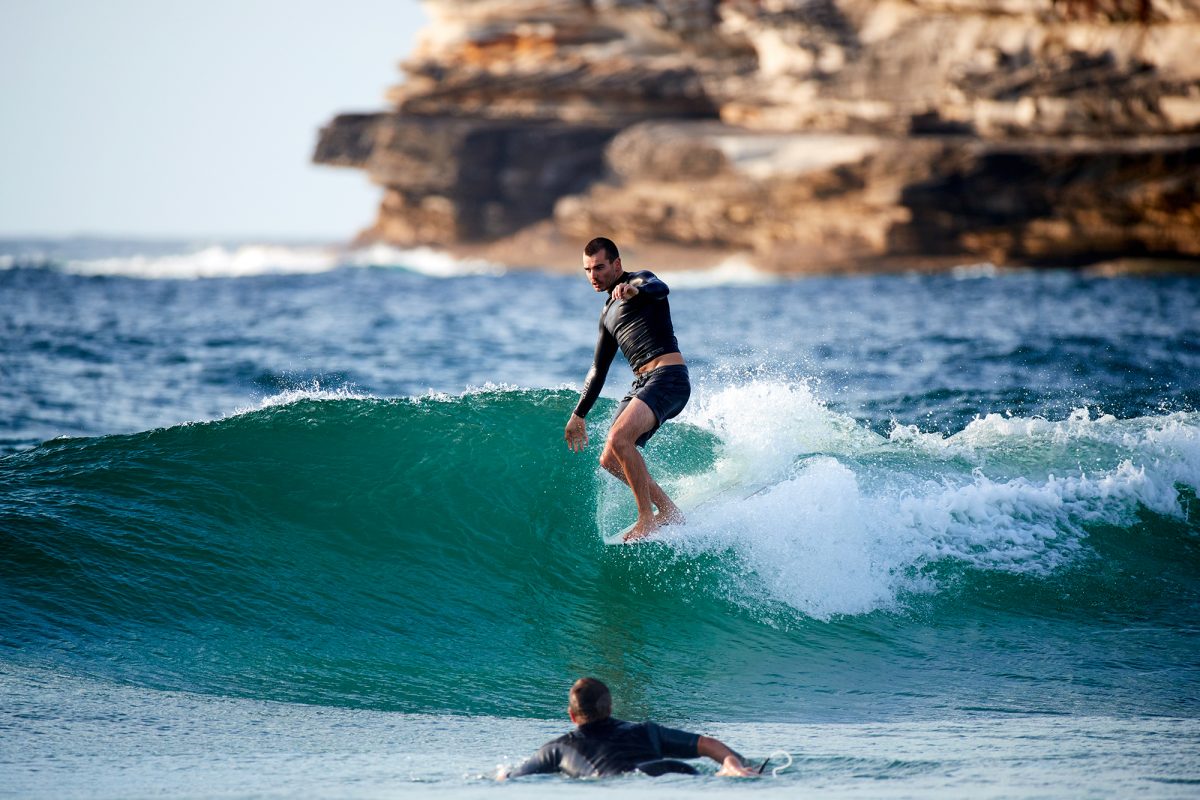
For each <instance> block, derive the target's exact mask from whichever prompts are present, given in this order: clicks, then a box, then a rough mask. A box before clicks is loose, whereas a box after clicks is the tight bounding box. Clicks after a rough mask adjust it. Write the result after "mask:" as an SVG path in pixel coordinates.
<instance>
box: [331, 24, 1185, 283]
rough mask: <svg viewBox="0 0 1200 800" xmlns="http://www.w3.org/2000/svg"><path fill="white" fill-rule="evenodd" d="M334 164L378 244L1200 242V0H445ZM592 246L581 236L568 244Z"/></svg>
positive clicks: (707, 246) (676, 247)
mask: <svg viewBox="0 0 1200 800" xmlns="http://www.w3.org/2000/svg"><path fill="white" fill-rule="evenodd" d="M425 6H426V8H427V9H428V11H429V14H430V16H431V19H432V23H431V25H430V27H429V28H428V30H426V31H425V32H424V33H423V38H422V40H421V43H420V45H419V46H418V49H417V51H416V52H415V53H414V54H413V56H412V58H411V59H410V60H409V61H408V62H406V63H405V64H404V65H403V69H404V72H405V73H406V76H407V79H406V80H405V81H404V82H403V83H402V84H400V85H399V86H397V87H395V88H394V89H392V90H391V92H390V93H389V100H390V101H391V103H392V104H393V110H391V111H387V112H382V113H374V114H345V115H342V116H339V117H337V118H336V119H334V120H333V122H332V123H331V124H329V125H328V126H327V127H326V128H324V129H323V130H322V132H321V137H320V141H319V143H318V146H317V150H316V155H315V160H316V161H318V162H320V163H326V164H335V165H341V166H349V167H355V168H359V169H364V170H366V171H367V172H368V174H369V175H370V176H371V178H372V180H374V181H375V182H376V183H378V184H380V185H381V186H383V187H384V199H383V202H382V204H381V206H380V211H379V215H378V218H377V219H376V221H375V223H374V224H373V225H372V226H371V227H369V228H368V229H367V230H365V231H364V232H363V237H364V238H365V239H370V240H383V241H388V242H392V243H396V244H401V245H418V244H430V245H440V246H449V247H460V248H462V247H466V248H474V250H475V252H477V253H480V254H484V255H491V256H492V257H495V258H499V259H500V260H504V261H508V262H510V263H522V262H524V263H544V262H545V260H546V259H548V258H550V259H557V258H558V257H559V252H558V251H557V250H556V249H555V244H556V243H561V244H563V245H564V247H565V248H566V252H570V253H571V254H574V251H575V250H576V249H577V248H578V245H579V244H581V243H582V241H583V240H585V239H586V238H589V237H591V236H593V235H599V234H604V235H610V236H612V237H613V238H615V239H617V240H618V241H620V242H622V243H624V244H626V245H627V246H632V247H633V248H638V247H642V248H644V249H646V250H648V251H649V250H651V249H652V248H655V247H659V248H662V247H669V248H671V250H670V252H671V254H672V256H673V257H677V258H681V259H685V260H690V263H697V264H699V263H705V261H706V258H707V260H708V261H711V260H712V256H713V255H714V254H719V255H721V256H725V255H729V254H739V255H742V256H743V257H745V258H746V259H747V260H749V261H751V262H752V263H755V264H758V265H759V266H761V267H764V268H769V269H777V270H803V271H814V270H815V271H827V270H862V269H876V268H889V267H891V266H897V265H913V264H916V263H929V264H934V263H946V264H949V263H954V262H963V261H978V260H989V261H992V262H993V263H997V264H1072V265H1075V264H1089V263H1094V262H1098V261H1105V260H1110V259H1117V258H1129V257H1139V258H1140V257H1152V258H1162V259H1186V260H1195V261H1197V262H1200V44H1198V43H1200V0H1071V1H1070V2H1068V0H508V1H507V2H500V0H426V2H425ZM564 266H570V267H572V268H573V267H574V266H576V264H575V260H574V258H573V259H572V260H571V261H570V262H569V263H568V264H566V265H564Z"/></svg>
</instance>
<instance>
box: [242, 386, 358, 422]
mask: <svg viewBox="0 0 1200 800" xmlns="http://www.w3.org/2000/svg"><path fill="white" fill-rule="evenodd" d="M373 399H375V398H374V396H373V395H370V394H365V393H363V392H360V391H358V390H356V389H354V388H353V387H350V386H337V387H335V388H332V389H329V388H325V387H323V386H321V382H320V381H315V380H314V381H311V382H309V383H308V384H306V385H304V386H298V387H296V388H293V389H285V390H284V391H282V392H279V393H277V394H272V395H268V396H267V397H264V398H262V399H261V400H259V401H258V403H257V404H256V405H252V406H243V407H241V408H238V409H235V410H234V411H233V412H232V413H231V414H229V415H228V416H230V417H236V416H240V415H242V414H249V413H252V412H255V411H260V410H262V409H264V408H277V407H279V406H286V405H291V404H292V403H299V402H302V401H305V400H322V401H324V400H373Z"/></svg>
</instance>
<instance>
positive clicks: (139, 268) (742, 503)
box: [0, 240, 1200, 797]
mask: <svg viewBox="0 0 1200 800" xmlns="http://www.w3.org/2000/svg"><path fill="white" fill-rule="evenodd" d="M0 266H2V267H3V269H0V296H2V297H3V298H4V301H3V303H0V330H2V331H3V336H2V337H0V373H2V374H3V375H4V378H5V380H4V381H3V382H0V409H3V413H0V553H2V554H3V558H2V559H0V620H3V621H2V622H0V774H2V775H3V778H4V780H3V781H2V783H3V784H4V785H5V786H6V787H7V788H6V789H5V790H4V791H5V792H7V793H11V794H12V795H13V796H21V797H60V796H72V797H142V796H161V795H162V794H170V795H179V796H232V797H263V796H293V795H305V796H309V795H314V796H339V797H387V796H396V795H400V794H403V795H410V794H420V795H434V794H436V795H439V796H449V797H477V796H480V797H481V796H489V797H492V796H498V794H508V795H511V796H522V797H524V796H530V795H534V796H538V795H545V796H556V797H557V796H561V795H562V794H564V793H567V794H577V793H584V792H589V791H594V790H596V789H597V788H598V787H597V786H595V785H587V784H570V783H566V782H564V781H563V780H561V779H558V778H541V779H532V780H528V781H525V782H523V783H521V784H516V783H514V784H512V785H503V786H498V785H495V784H493V782H492V781H491V780H490V778H491V776H492V775H493V774H494V772H495V770H496V768H497V767H498V766H501V765H504V764H513V763H516V762H517V761H519V760H520V759H522V758H524V757H525V756H526V755H528V754H529V753H531V752H532V751H533V750H534V749H536V747H537V746H538V745H540V744H541V743H542V742H543V741H545V740H546V739H548V738H551V737H553V736H555V735H557V734H558V733H561V732H562V731H564V730H566V729H567V728H568V727H569V723H568V722H567V720H566V717H565V713H564V710H563V709H564V706H565V695H566V690H567V688H568V687H569V685H570V682H571V681H572V680H573V679H574V678H575V677H578V676H579V675H582V674H592V675H596V676H597V677H600V678H602V679H604V680H605V681H606V682H608V683H609V685H610V686H611V687H612V688H613V690H614V695H615V702H616V709H615V710H616V713H617V714H618V715H620V716H624V717H626V718H653V719H656V720H658V721H660V722H663V723H665V724H671V725H673V726H676V727H684V728H690V729H695V730H701V731H703V732H707V733H710V734H712V735H717V736H720V737H721V738H722V739H724V740H725V741H727V742H729V743H730V744H732V745H734V746H735V747H737V748H738V749H739V750H741V751H743V752H744V753H745V754H746V755H747V756H750V757H752V758H755V759H757V760H761V759H762V758H765V757H766V756H767V755H769V754H771V753H772V752H775V751H785V752H787V753H788V754H789V755H790V756H791V758H792V760H793V763H792V765H791V766H790V767H787V768H786V769H784V770H783V771H781V772H780V773H779V774H777V775H771V776H768V777H765V778H763V779H762V780H761V781H759V782H757V783H753V784H751V783H736V782H730V781H726V780H718V779H716V778H713V777H712V776H711V769H709V770H708V772H707V773H706V774H704V775H702V776H700V777H697V778H692V777H682V776H674V777H669V778H664V779H658V780H651V779H648V778H626V779H617V780H613V781H609V782H607V783H606V784H604V785H606V786H607V787H608V790H609V791H612V792H614V793H616V794H617V795H618V796H622V797H624V796H631V797H632V796H639V797H640V796H650V795H654V796H656V797H660V796H668V797H673V796H679V797H683V796H693V795H695V794H698V793H699V794H705V793H708V794H712V793H717V794H721V795H722V796H724V795H726V794H742V793H751V792H752V793H755V796H758V795H759V794H761V793H763V792H765V793H766V794H767V795H769V796H780V797H784V796H789V797H790V796H795V795H796V794H797V793H810V794H819V795H822V796H832V797H931V796H933V797H937V796H945V797H958V796H963V795H965V794H970V795H972V796H976V795H978V796H981V797H1026V796H1038V797H1075V796H1080V795H1081V794H1084V795H1102V796H1128V795H1132V794H1137V795H1139V796H1154V797H1186V796H1194V793H1195V790H1196V787H1197V785H1200V757H1197V755H1196V754H1197V753H1200V721H1198V720H1197V710H1198V709H1197V696H1198V688H1200V681H1198V678H1200V660H1198V659H1197V652H1198V651H1197V633H1198V632H1200V629H1198V628H1197V625H1196V622H1195V620H1196V618H1197V611H1198V610H1200V579H1198V576H1200V570H1198V568H1200V501H1197V487H1200V412H1197V400H1198V398H1200V384H1198V382H1197V381H1196V378H1195V376H1196V375H1197V374H1200V346H1198V344H1200V285H1198V284H1197V283H1196V282H1195V281H1193V280H1189V279H1185V278H1169V277H1167V278H1119V279H1102V278H1093V277H1089V276H1087V275H1084V274H1080V273H1075V272H1067V271H1055V270H1047V271H1040V272H1030V271H1008V270H1003V269H997V268H995V267H991V266H988V267H987V268H981V267H971V266H965V267H964V268H963V269H961V270H958V271H955V272H953V273H951V274H943V275H918V274H908V275H893V276H876V277H846V278H807V279H780V278H779V277H778V276H764V275H757V274H754V273H752V272H750V271H747V270H746V269H745V268H744V267H742V266H741V265H738V264H736V263H732V262H731V263H730V264H726V265H723V266H722V267H721V268H719V269H717V270H713V271H711V272H707V273H689V272H684V271H673V270H672V269H671V265H655V264H640V263H639V264H637V265H636V266H637V267H639V268H643V267H644V268H650V269H654V270H656V271H657V272H658V273H659V274H660V275H662V276H663V277H664V279H665V280H667V282H668V283H669V284H670V285H671V286H672V309H673V312H674V317H675V323H676V331H677V334H678V338H679V340H680V344H681V346H682V348H683V350H684V354H685V356H686V357H687V359H688V362H689V365H690V368H691V372H692V375H693V380H694V382H695V391H694V394H693V398H692V401H691V402H690V403H689V405H688V407H687V408H686V409H685V411H684V413H683V414H682V415H681V416H680V417H679V418H677V419H676V420H674V421H672V422H671V423H669V424H668V425H666V426H664V427H663V429H662V430H661V431H660V433H659V434H658V435H657V436H656V437H655V438H654V440H653V441H652V443H651V445H650V446H649V447H648V448H647V450H646V458H647V462H648V464H649V466H650V468H651V470H652V472H653V473H654V474H655V476H656V477H658V478H659V480H660V482H661V483H662V484H663V486H664V488H666V489H667V491H668V492H669V493H671V494H672V495H673V496H676V497H677V498H680V499H681V502H682V503H683V504H684V506H685V508H687V509H688V519H687V522H686V523H685V524H683V525H680V526H676V527H673V528H671V529H669V530H667V531H666V532H664V534H663V535H661V536H660V537H658V538H657V539H656V540H655V541H652V542H649V543H646V544H642V545H637V546H633V547H611V546H605V545H604V544H603V542H602V538H603V536H604V535H606V534H608V533H611V532H613V531H615V530H619V529H620V528H621V527H624V525H626V524H628V522H629V521H631V519H632V516H633V514H634V508H633V504H632V499H631V497H630V496H629V492H628V490H627V489H626V488H625V487H623V486H622V485H620V484H618V483H617V482H616V481H615V479H613V478H611V477H610V476H608V475H607V474H605V473H604V472H603V471H602V470H600V469H599V467H598V465H597V457H598V455H599V447H600V445H601V444H602V441H603V436H602V432H603V429H604V426H605V425H606V424H607V421H608V420H609V419H610V418H611V415H612V413H613V411H614V409H615V405H616V404H615V398H617V397H619V396H620V394H621V393H622V392H623V390H624V388H625V386H626V385H627V382H628V380H629V375H628V370H627V368H626V367H625V366H624V364H623V363H618V364H616V365H614V367H613V369H612V371H611V373H610V377H609V381H608V385H607V386H606V389H605V393H604V397H603V399H602V400H601V402H600V403H599V404H598V405H597V407H596V409H595V410H594V411H593V413H592V414H591V415H590V417H589V427H590V429H591V434H592V444H591V445H590V446H589V448H588V449H587V451H586V452H585V453H583V454H579V455H577V454H573V453H570V452H569V451H568V450H567V448H566V447H565V446H564V445H563V443H562V427H563V424H564V423H565V421H566V418H567V415H568V414H569V413H570V410H571V408H572V407H573V406H574V403H575V400H576V399H577V396H578V395H577V386H578V384H579V382H580V380H581V378H582V376H583V373H584V372H586V370H587V367H588V364H589V362H590V357H591V349H592V345H593V341H592V337H593V336H594V335H595V319H596V315H597V314H598V312H599V306H600V302H599V299H598V298H597V296H596V295H595V294H594V293H593V292H592V291H591V289H590V287H589V286H588V285H587V284H586V282H585V281H584V280H583V279H582V277H580V276H576V275H571V274H561V272H562V271H569V270H570V268H571V266H572V265H565V267H564V265H547V266H548V267H551V266H552V267H554V268H555V269H556V270H558V271H551V270H549V269H548V270H545V271H541V270H527V271H512V270H504V269H501V268H499V267H496V266H495V265H488V264H485V263H482V262H457V261H454V260H453V259H449V258H448V257H446V256H444V255H442V254H436V253H431V252H428V251H400V250H392V249H386V248H373V249H363V250H358V251H350V250H344V249H339V248H333V247H328V246H323V245H299V246H296V245H291V246H289V245H280V244H269V243H268V244H238V243H233V244H230V243H217V244H213V243H137V242H105V241H102V240H86V241H75V242H50V243H47V242H31V241H25V242H3V243H0ZM581 274H582V273H580V275H581ZM773 763H774V764H782V763H783V762H782V760H780V759H779V758H778V757H777V758H776V760H775V761H774V762H773ZM514 793H515V794H514Z"/></svg>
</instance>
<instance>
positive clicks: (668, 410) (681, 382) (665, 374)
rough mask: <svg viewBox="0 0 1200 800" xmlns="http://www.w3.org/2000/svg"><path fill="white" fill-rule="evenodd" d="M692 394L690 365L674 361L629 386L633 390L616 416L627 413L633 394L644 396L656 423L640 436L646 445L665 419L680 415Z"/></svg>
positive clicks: (640, 442)
mask: <svg viewBox="0 0 1200 800" xmlns="http://www.w3.org/2000/svg"><path fill="white" fill-rule="evenodd" d="M691 396H692V382H691V380H690V379H689V378H688V368H687V367H686V366H684V365H683V364H671V365H669V366H666V367H659V368H658V369H652V370H650V371H649V372H647V373H646V374H645V375H638V376H637V377H635V378H634V379H633V385H632V386H630V387H629V393H628V394H626V395H625V397H624V398H622V400H621V404H620V405H619V406H617V415H616V416H615V417H613V423H614V424H615V423H616V421H617V420H618V419H620V418H621V414H623V413H625V408H626V406H628V405H629V403H630V401H632V400H633V398H635V397H636V398H637V399H639V400H641V401H642V402H643V403H645V404H646V405H648V406H650V410H651V411H653V412H654V420H655V421H654V427H653V428H651V429H650V430H648V431H646V432H645V433H643V434H642V435H641V436H639V437H638V440H637V446H638V447H645V446H646V442H648V441H650V437H651V436H653V435H654V434H655V432H657V431H658V429H659V427H661V426H662V424H663V423H664V422H666V421H667V420H669V419H671V418H672V417H677V416H679V412H680V411H683V407H684V406H686V405H687V401H688V398H689V397H691Z"/></svg>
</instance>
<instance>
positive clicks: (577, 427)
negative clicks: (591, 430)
mask: <svg viewBox="0 0 1200 800" xmlns="http://www.w3.org/2000/svg"><path fill="white" fill-rule="evenodd" d="M563 438H564V439H566V441H567V447H569V448H571V449H572V450H573V451H575V452H576V453H579V452H582V451H583V448H585V447H587V443H588V435H587V423H586V422H584V421H583V417H580V416H577V415H575V414H572V415H571V418H570V419H569V420H567V428H566V430H565V431H564V432H563Z"/></svg>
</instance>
